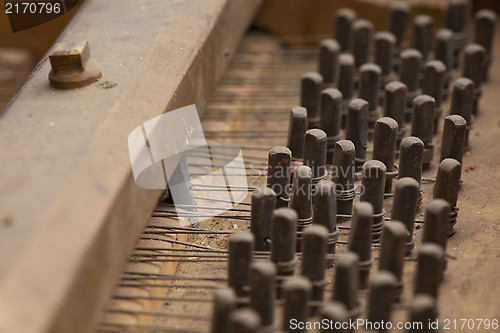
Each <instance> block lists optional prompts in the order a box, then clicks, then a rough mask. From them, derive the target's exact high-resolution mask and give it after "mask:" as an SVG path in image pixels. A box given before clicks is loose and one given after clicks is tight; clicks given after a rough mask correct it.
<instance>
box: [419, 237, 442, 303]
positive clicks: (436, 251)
mask: <svg viewBox="0 0 500 333" xmlns="http://www.w3.org/2000/svg"><path fill="white" fill-rule="evenodd" d="M443 261H444V250H443V248H442V247H441V246H439V245H437V244H434V243H423V244H422V245H420V247H419V249H418V254H417V271H416V277H415V291H414V293H413V294H414V295H417V294H427V295H430V296H432V297H434V298H436V299H437V297H438V290H439V285H440V284H441V280H442V274H443V272H442V269H443V267H442V266H443Z"/></svg>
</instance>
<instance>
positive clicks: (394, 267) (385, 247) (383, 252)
mask: <svg viewBox="0 0 500 333" xmlns="http://www.w3.org/2000/svg"><path fill="white" fill-rule="evenodd" d="M407 234H408V230H407V229H406V226H405V225H404V224H403V223H402V222H400V221H396V220H392V221H391V222H389V223H386V224H385V225H384V231H383V233H382V244H381V246H380V261H379V270H380V271H388V272H391V273H392V274H394V276H395V278H396V283H395V285H394V291H393V299H394V301H399V299H400V298H401V294H402V293H403V264H404V257H405V253H406V247H405V242H406V239H407Z"/></svg>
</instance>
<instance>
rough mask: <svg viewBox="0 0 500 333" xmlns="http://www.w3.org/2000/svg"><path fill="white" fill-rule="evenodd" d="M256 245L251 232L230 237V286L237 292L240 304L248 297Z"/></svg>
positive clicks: (238, 233)
mask: <svg viewBox="0 0 500 333" xmlns="http://www.w3.org/2000/svg"><path fill="white" fill-rule="evenodd" d="M254 243H255V241H254V237H253V235H252V234H251V233H250V232H237V233H234V234H232V235H231V237H229V260H228V274H229V276H228V285H229V286H230V287H232V288H233V289H234V291H235V292H236V296H238V298H239V299H238V302H239V303H241V300H242V298H244V297H247V296H248V286H249V285H250V265H251V264H252V261H253V251H254Z"/></svg>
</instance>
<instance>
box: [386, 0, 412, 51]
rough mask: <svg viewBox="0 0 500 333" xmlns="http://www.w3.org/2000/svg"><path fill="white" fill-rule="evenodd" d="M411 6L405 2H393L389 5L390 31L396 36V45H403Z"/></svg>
mask: <svg viewBox="0 0 500 333" xmlns="http://www.w3.org/2000/svg"><path fill="white" fill-rule="evenodd" d="M409 16H410V6H408V4H406V3H404V2H392V3H391V4H390V5H389V31H390V32H392V33H393V34H394V36H395V37H396V45H397V46H398V47H401V46H402V45H403V41H404V39H405V37H406V31H407V28H408V19H409Z"/></svg>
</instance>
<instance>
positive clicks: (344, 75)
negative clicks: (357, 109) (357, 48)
mask: <svg viewBox="0 0 500 333" xmlns="http://www.w3.org/2000/svg"><path fill="white" fill-rule="evenodd" d="M355 74H356V68H355V67H354V57H353V56H352V54H350V53H344V54H341V55H340V57H339V79H338V82H337V89H338V90H339V91H340V92H341V93H342V124H341V128H342V129H344V128H345V127H346V121H347V106H348V105H349V102H350V101H351V99H352V98H353V97H354V86H355Z"/></svg>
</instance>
